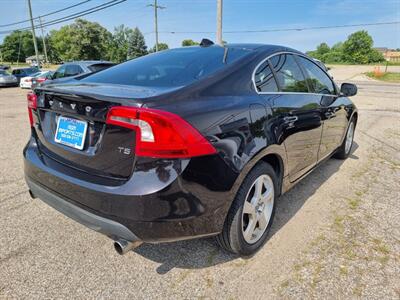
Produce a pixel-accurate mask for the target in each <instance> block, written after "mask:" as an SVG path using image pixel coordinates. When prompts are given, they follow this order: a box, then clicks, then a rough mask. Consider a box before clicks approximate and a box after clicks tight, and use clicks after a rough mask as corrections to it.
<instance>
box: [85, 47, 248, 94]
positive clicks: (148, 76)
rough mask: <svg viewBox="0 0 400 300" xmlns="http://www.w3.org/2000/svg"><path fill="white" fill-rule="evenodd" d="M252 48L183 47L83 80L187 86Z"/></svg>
mask: <svg viewBox="0 0 400 300" xmlns="http://www.w3.org/2000/svg"><path fill="white" fill-rule="evenodd" d="M250 51H251V50H246V49H237V48H229V50H228V49H227V48H223V47H219V46H211V47H208V48H201V47H186V48H178V49H172V50H165V51H161V52H158V53H154V54H149V55H146V56H142V57H140V58H136V59H133V60H130V61H127V62H125V63H122V64H119V65H116V66H114V67H111V68H109V69H107V70H104V71H101V72H99V73H95V74H93V75H89V76H88V77H86V78H84V79H82V81H83V82H95V83H113V84H124V85H138V86H163V87H171V86H172V87H173V86H182V85H187V84H190V83H192V82H194V81H195V80H198V79H201V78H203V77H205V76H207V75H209V74H211V73H213V72H216V71H218V70H220V69H222V68H223V67H225V66H226V65H229V64H231V63H232V62H233V61H235V60H237V59H239V58H240V57H243V56H244V55H246V54H248V53H250Z"/></svg>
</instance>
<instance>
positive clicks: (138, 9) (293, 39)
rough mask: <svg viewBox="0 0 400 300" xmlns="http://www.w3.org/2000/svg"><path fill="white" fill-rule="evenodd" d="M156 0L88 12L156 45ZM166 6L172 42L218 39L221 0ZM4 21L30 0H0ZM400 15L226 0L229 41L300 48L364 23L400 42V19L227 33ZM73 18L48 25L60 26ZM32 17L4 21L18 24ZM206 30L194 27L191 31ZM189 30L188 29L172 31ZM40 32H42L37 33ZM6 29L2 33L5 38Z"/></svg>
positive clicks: (377, 6) (373, 1) (399, 5)
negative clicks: (131, 29)
mask: <svg viewBox="0 0 400 300" xmlns="http://www.w3.org/2000/svg"><path fill="white" fill-rule="evenodd" d="M81 1H82V0H69V1H67V0H31V2H32V11H33V16H34V17H35V16H38V15H43V14H46V13H48V12H51V11H55V10H58V9H61V8H64V7H67V6H70V5H73V4H75V3H78V2H81ZM108 1H109V0H91V1H89V2H87V3H85V4H83V5H80V6H77V7H75V8H72V9H69V10H66V11H64V12H61V13H58V14H55V15H51V16H48V17H46V18H45V21H50V20H53V19H56V18H60V17H64V16H66V15H68V14H73V13H76V12H79V11H82V10H85V9H88V8H91V7H93V6H96V5H99V4H101V3H105V2H108ZM150 3H153V0H127V1H126V2H123V3H121V4H118V5H115V6H113V7H110V8H107V9H105V10H102V11H99V12H96V13H93V14H90V15H87V16H84V17H83V18H85V19H87V20H90V21H95V22H98V23H100V24H101V25H102V26H104V27H106V28H107V29H108V30H110V31H113V29H114V27H115V26H117V25H120V24H124V25H126V26H128V27H136V26H137V27H138V28H139V29H140V30H141V31H142V32H143V34H144V37H145V39H146V44H147V45H148V46H149V47H153V46H154V44H155V37H154V10H153V8H152V7H148V6H147V5H148V4H150ZM158 5H161V6H164V7H165V9H160V10H159V11H158V27H159V31H160V34H159V42H165V43H167V44H168V45H169V47H170V48H174V47H179V46H180V45H181V42H182V40H183V39H193V40H195V41H200V40H201V39H202V38H209V39H211V40H215V30H216V0H158ZM0 11H1V14H0V26H1V25H3V24H8V23H13V22H17V21H20V20H26V19H27V18H28V10H27V2H26V0H0ZM392 21H397V22H399V21H400V0H380V1H378V0H336V1H335V0H223V40H225V41H227V42H229V43H242V42H246V43H264V44H279V45H285V46H289V47H292V48H296V49H298V50H301V51H308V50H312V49H315V47H316V46H317V45H318V44H320V43H321V42H327V43H328V45H330V46H332V45H333V44H335V43H336V42H339V41H344V40H345V39H346V38H347V37H348V35H350V34H351V33H352V32H355V31H357V30H361V29H365V30H368V32H369V33H370V34H371V36H372V37H373V39H374V46H375V47H388V48H400V25H399V24H396V25H383V26H369V27H362V26H361V27H351V28H334V29H320V30H307V31H306V30H303V31H289V32H264V33H228V31H238V30H239V31H242V30H269V29H285V28H304V27H315V26H332V25H347V24H360V23H376V22H392ZM71 22H72V21H68V22H65V23H61V24H57V25H54V26H51V27H48V28H46V29H45V31H46V32H48V31H49V30H51V29H58V28H60V27H61V26H63V25H66V24H69V23H71ZM21 26H23V27H25V26H29V23H24V24H18V25H13V26H9V27H0V30H8V29H10V30H11V29H17V28H19V27H21ZM198 31H201V32H205V33H189V32H198ZM171 32H184V33H171ZM38 33H40V31H39V32H37V34H38ZM4 37H5V35H4V34H0V42H2V40H3V38H4Z"/></svg>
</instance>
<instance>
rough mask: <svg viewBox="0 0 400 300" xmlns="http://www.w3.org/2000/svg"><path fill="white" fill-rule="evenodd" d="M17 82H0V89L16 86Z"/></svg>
mask: <svg viewBox="0 0 400 300" xmlns="http://www.w3.org/2000/svg"><path fill="white" fill-rule="evenodd" d="M18 84H19V83H18V82H17V81H15V82H0V86H1V87H6V86H18Z"/></svg>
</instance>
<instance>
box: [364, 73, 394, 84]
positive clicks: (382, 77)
mask: <svg viewBox="0 0 400 300" xmlns="http://www.w3.org/2000/svg"><path fill="white" fill-rule="evenodd" d="M365 74H366V75H367V76H368V77H370V78H373V79H378V80H382V81H388V82H400V73H394V72H386V73H382V74H375V73H374V72H367V73H365Z"/></svg>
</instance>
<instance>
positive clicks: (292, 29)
mask: <svg viewBox="0 0 400 300" xmlns="http://www.w3.org/2000/svg"><path fill="white" fill-rule="evenodd" d="M395 24H400V22H399V21H393V22H380V23H360V24H349V25H332V26H315V27H299V28H276V29H259V30H232V31H224V33H262V32H279V31H303V30H316V29H331V28H343V27H359V26H380V25H395ZM161 32H162V33H171V34H190V33H193V34H194V33H207V34H212V33H214V32H213V31H161Z"/></svg>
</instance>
